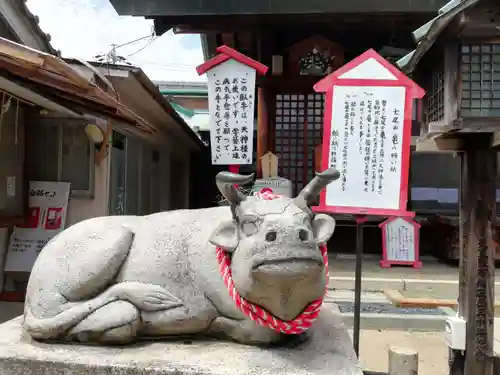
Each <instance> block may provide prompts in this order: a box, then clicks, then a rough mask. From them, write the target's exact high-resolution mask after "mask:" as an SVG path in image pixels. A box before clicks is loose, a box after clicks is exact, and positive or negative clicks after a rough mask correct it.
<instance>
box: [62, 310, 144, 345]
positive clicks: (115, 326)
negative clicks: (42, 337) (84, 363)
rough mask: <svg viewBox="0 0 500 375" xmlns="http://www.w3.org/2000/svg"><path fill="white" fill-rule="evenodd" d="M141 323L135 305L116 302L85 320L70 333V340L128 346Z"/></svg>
mask: <svg viewBox="0 0 500 375" xmlns="http://www.w3.org/2000/svg"><path fill="white" fill-rule="evenodd" d="M140 322H141V318H140V315H139V311H138V310H137V308H136V307H135V306H134V305H132V304H131V303H129V302H125V301H115V302H111V303H109V304H107V305H105V306H103V307H101V308H100V309H98V310H96V311H95V312H93V313H92V314H90V315H89V316H87V317H86V318H85V319H83V320H82V321H81V322H80V323H78V324H77V325H76V326H75V327H73V328H72V329H71V330H70V331H69V332H68V338H69V339H70V340H73V341H77V342H82V343H83V342H102V343H106V344H126V343H129V342H131V341H133V340H134V339H135V337H136V335H137V331H138V329H139V325H140Z"/></svg>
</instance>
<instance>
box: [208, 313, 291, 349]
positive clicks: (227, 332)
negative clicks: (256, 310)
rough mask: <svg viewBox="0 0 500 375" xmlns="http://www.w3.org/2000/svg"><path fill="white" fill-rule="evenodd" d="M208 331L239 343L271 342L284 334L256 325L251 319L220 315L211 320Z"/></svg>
mask: <svg viewBox="0 0 500 375" xmlns="http://www.w3.org/2000/svg"><path fill="white" fill-rule="evenodd" d="M208 333H209V334H210V335H212V336H215V337H219V338H224V339H231V340H234V341H237V342H239V343H241V344H247V345H256V344H273V343H276V342H279V341H281V340H282V339H283V338H284V336H286V335H284V334H281V333H278V332H275V331H273V330H271V329H269V328H267V327H263V326H260V325H257V323H255V322H253V321H252V320H249V319H245V320H233V319H230V318H226V317H223V316H220V317H218V318H216V319H214V320H213V321H212V324H211V325H210V328H209V331H208Z"/></svg>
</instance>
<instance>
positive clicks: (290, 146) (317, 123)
mask: <svg viewBox="0 0 500 375" xmlns="http://www.w3.org/2000/svg"><path fill="white" fill-rule="evenodd" d="M273 107H274V108H275V111H276V113H275V116H274V120H275V121H274V126H275V132H274V134H275V140H274V152H275V154H276V155H277V156H278V160H279V164H278V165H279V170H278V174H279V176H281V177H284V178H287V179H289V180H290V181H292V183H293V186H294V194H297V193H298V192H299V191H300V190H302V188H303V187H304V186H305V185H306V184H307V182H308V181H310V180H311V179H312V178H313V177H314V162H313V160H314V148H315V146H317V145H319V144H321V142H322V136H323V113H324V98H323V94H318V93H307V92H295V93H279V94H276V95H275V106H273Z"/></svg>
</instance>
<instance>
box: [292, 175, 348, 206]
mask: <svg viewBox="0 0 500 375" xmlns="http://www.w3.org/2000/svg"><path fill="white" fill-rule="evenodd" d="M339 177H340V172H339V171H338V170H336V169H335V168H329V169H327V170H325V171H323V172H316V176H315V177H314V178H313V179H312V180H311V181H310V182H309V183H308V184H307V185H306V186H305V187H304V188H303V189H302V191H301V192H300V193H299V195H297V197H296V198H295V199H294V202H295V204H296V205H297V206H298V207H301V208H303V209H308V208H309V207H310V206H311V205H312V204H313V203H314V201H315V200H316V198H317V197H318V195H319V193H320V191H321V190H323V188H325V187H326V186H327V185H328V184H329V183H330V182H333V181H335V180H337V179H338V178H339Z"/></svg>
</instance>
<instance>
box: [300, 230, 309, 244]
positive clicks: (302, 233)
mask: <svg viewBox="0 0 500 375" xmlns="http://www.w3.org/2000/svg"><path fill="white" fill-rule="evenodd" d="M299 239H300V240H301V241H302V242H306V241H308V240H309V232H308V231H306V230H305V229H301V230H300V231H299Z"/></svg>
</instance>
